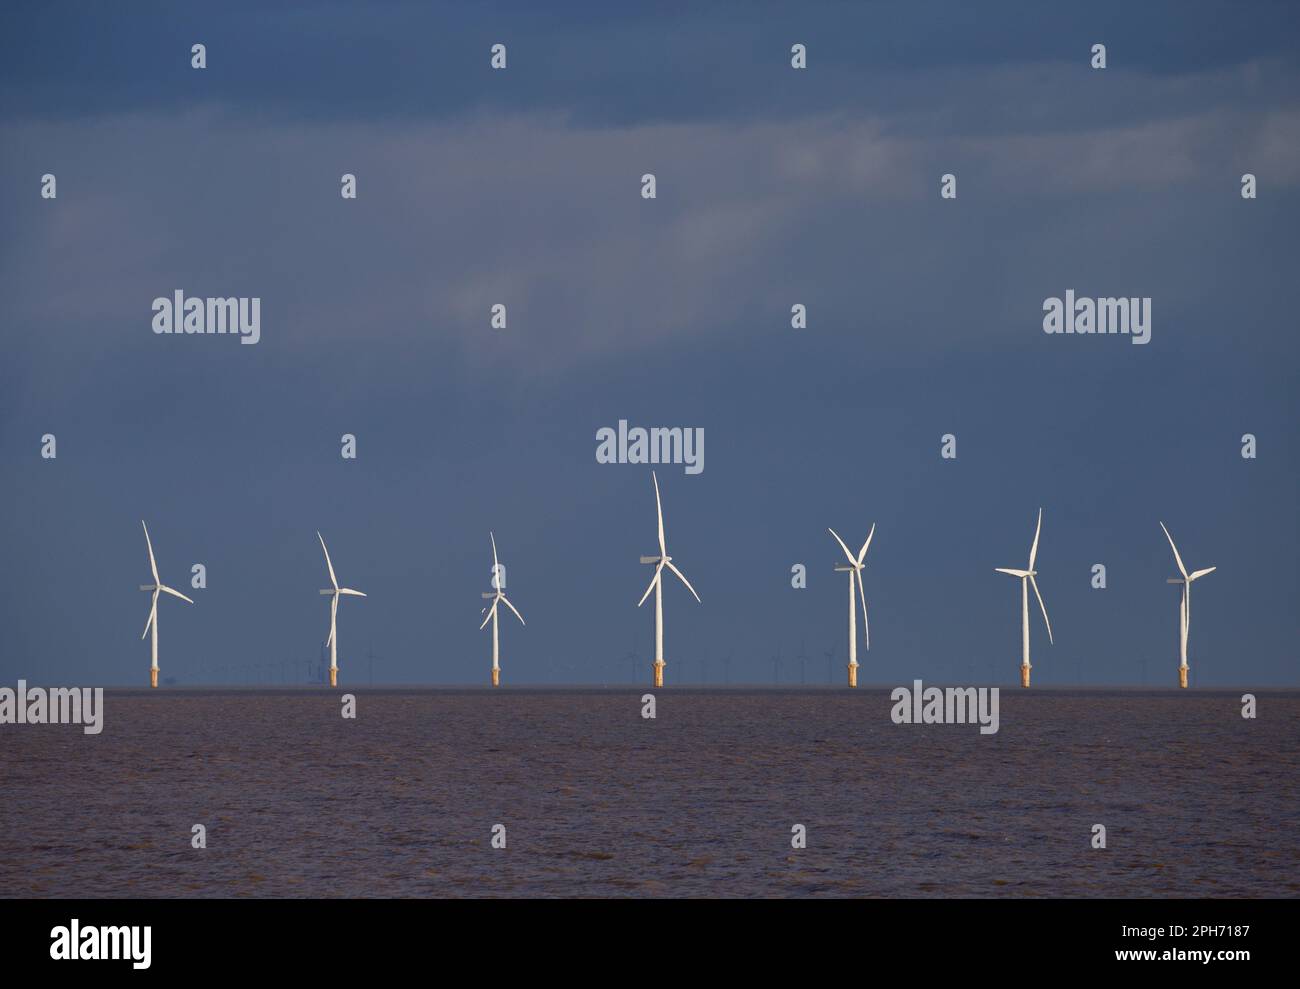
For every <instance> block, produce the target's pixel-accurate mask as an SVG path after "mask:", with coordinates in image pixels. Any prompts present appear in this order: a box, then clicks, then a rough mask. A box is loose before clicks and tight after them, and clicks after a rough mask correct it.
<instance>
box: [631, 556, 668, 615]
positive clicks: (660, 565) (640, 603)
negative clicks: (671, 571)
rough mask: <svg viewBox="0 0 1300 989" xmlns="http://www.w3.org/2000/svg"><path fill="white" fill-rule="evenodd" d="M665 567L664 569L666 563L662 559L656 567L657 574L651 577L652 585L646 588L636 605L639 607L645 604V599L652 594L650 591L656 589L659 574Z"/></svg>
mask: <svg viewBox="0 0 1300 989" xmlns="http://www.w3.org/2000/svg"><path fill="white" fill-rule="evenodd" d="M663 569H664V564H663V561H662V560H660V561H659V566H657V567H655V575H654V576H653V577H651V578H650V586H649V587H647V588H646V589H645V593H644V594H642V595H641V600H640V601H638V602H637V603H636V606H637V607H638V608H639V607H641V605H643V604H645V599H646V598H648V597H649V596H650V592H651V591H653V590H654V589H655V584H656V583H658V581H659V574H661V573H662V572H663Z"/></svg>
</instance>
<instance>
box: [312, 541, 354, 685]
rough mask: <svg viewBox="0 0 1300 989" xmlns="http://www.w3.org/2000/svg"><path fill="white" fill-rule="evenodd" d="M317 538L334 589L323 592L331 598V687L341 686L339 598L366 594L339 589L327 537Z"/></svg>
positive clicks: (327, 641) (329, 640)
mask: <svg viewBox="0 0 1300 989" xmlns="http://www.w3.org/2000/svg"><path fill="white" fill-rule="evenodd" d="M316 538H317V539H319V540H320V548H321V549H323V550H325V566H327V567H329V571H330V583H331V584H333V585H334V586H333V587H330V588H327V589H325V590H323V591H321V593H322V594H329V595H331V597H330V637H329V638H328V639H327V640H326V641H325V644H326V645H327V646H329V647H330V686H331V687H337V686H338V685H339V636H338V616H339V596H340V595H342V594H348V595H350V596H352V597H358V598H363V597H365V594H363V593H362V592H361V591H354V590H353V589H352V588H350V587H339V581H338V578H337V577H335V576H334V564H333V563H331V562H330V551H329V550H328V549H325V537H324V536H322V535H321V534H320V530H317V532H316Z"/></svg>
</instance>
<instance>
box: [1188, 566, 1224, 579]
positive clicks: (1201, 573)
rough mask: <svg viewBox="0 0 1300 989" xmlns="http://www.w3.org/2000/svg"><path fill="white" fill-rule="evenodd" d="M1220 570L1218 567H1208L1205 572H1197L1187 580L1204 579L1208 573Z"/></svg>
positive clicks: (1191, 574)
mask: <svg viewBox="0 0 1300 989" xmlns="http://www.w3.org/2000/svg"><path fill="white" fill-rule="evenodd" d="M1218 569H1219V568H1218V567H1206V568H1205V569H1204V570H1195V571H1193V572H1192V573H1190V574H1189V575H1188V577H1187V579H1188V580H1197V579H1199V578H1201V577H1204V576H1205V575H1206V574H1207V573H1214V571H1216V570H1218Z"/></svg>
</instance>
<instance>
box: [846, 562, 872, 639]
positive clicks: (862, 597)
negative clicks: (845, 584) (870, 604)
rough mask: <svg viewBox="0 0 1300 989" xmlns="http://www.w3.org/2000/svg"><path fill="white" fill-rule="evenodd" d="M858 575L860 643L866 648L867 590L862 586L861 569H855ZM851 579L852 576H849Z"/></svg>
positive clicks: (868, 631) (868, 636)
mask: <svg viewBox="0 0 1300 989" xmlns="http://www.w3.org/2000/svg"><path fill="white" fill-rule="evenodd" d="M857 577H858V599H859V600H860V601H861V602H862V643H863V645H864V646H866V648H868V649H870V648H871V627H870V626H869V625H868V624H867V592H866V590H865V588H863V586H862V571H861V570H858V571H857ZM850 579H852V578H850Z"/></svg>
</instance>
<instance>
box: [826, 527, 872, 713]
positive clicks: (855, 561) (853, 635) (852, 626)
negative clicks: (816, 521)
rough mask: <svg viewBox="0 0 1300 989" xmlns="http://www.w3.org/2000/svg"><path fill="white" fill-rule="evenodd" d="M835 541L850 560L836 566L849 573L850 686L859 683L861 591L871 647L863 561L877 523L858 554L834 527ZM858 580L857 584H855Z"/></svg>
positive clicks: (865, 634) (864, 628) (864, 636)
mask: <svg viewBox="0 0 1300 989" xmlns="http://www.w3.org/2000/svg"><path fill="white" fill-rule="evenodd" d="M826 531H827V532H829V533H830V534H831V535H832V536H834V537H835V541H836V542H837V543H839V544H840V549H842V550H844V558H845V559H846V560H848V565H847V566H845V565H841V566H837V567H836V568H835V572H836V573H847V574H848V575H849V686H850V687H856V686H857V685H858V614H857V609H856V608H855V607H854V605H855V604H856V602H855V601H854V598H855V597H856V596H857V595H858V594H859V593H860V594H861V595H862V639H863V643H864V644H865V645H866V647H867V648H868V649H870V648H871V630H870V629H869V628H868V627H867V592H866V591H865V590H863V588H862V563H863V561H864V560H866V558H867V547H869V546H870V545H871V537H872V536H874V535H875V534H876V524H875V523H874V522H873V523H871V531H870V532H868V533H867V541H866V542H865V543H863V544H862V549H860V550H859V551H858V555H857V556H854V555H853V554H852V553H850V552H849V548H848V546H846V545H845V544H844V540H843V539H841V538H840V536H839V533H837V532H836V531H835V530H834V529H827V530H826ZM855 581H856V586H855Z"/></svg>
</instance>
